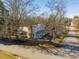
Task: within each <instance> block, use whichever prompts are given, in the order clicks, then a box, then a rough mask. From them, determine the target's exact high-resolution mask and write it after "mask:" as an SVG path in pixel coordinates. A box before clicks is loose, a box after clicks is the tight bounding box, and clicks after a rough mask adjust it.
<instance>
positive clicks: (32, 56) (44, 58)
mask: <svg viewBox="0 0 79 59" xmlns="http://www.w3.org/2000/svg"><path fill="white" fill-rule="evenodd" d="M32 49H33V48H28V49H27V48H23V47H20V46H17V45H3V44H0V50H4V51H8V52H10V53H13V54H17V55H19V56H22V57H27V58H28V59H69V58H64V57H59V56H54V55H47V54H44V53H43V54H42V53H40V52H39V51H37V52H34V51H33V50H32Z"/></svg>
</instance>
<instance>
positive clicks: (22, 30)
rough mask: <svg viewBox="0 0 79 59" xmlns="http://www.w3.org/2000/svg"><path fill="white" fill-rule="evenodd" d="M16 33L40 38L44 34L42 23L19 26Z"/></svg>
mask: <svg viewBox="0 0 79 59" xmlns="http://www.w3.org/2000/svg"><path fill="white" fill-rule="evenodd" d="M18 33H19V34H21V35H26V37H27V38H42V37H43V36H44V35H45V34H46V29H45V26H44V25H43V24H37V25H31V26H23V27H19V29H18Z"/></svg>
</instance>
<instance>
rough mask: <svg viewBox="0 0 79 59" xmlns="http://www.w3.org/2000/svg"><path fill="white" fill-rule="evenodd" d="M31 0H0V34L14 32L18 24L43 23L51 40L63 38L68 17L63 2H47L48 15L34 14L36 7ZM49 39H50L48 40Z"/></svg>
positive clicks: (5, 34) (54, 0)
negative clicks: (49, 32) (49, 33)
mask: <svg viewBox="0 0 79 59" xmlns="http://www.w3.org/2000/svg"><path fill="white" fill-rule="evenodd" d="M33 3H34V1H33V0H5V1H2V0H0V36H1V35H3V36H7V35H11V34H13V35H14V34H16V33H17V29H18V27H20V26H28V25H32V24H39V23H41V24H44V25H45V27H46V30H49V31H51V36H52V38H51V39H53V40H55V39H56V38H57V37H59V38H63V37H64V35H66V34H67V33H68V31H67V30H68V27H67V26H69V25H70V19H69V18H66V17H65V13H66V10H65V3H64V1H62V0H53V1H49V2H47V5H46V7H47V8H49V9H50V11H49V12H48V13H50V12H51V14H50V15H49V16H48V17H46V18H45V17H43V15H41V16H35V13H37V12H38V11H37V10H38V9H40V8H38V7H37V6H34V5H33ZM50 41H51V40H50Z"/></svg>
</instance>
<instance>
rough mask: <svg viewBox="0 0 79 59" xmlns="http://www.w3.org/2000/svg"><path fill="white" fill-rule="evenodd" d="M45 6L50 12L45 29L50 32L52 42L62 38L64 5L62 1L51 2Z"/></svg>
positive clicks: (54, 0)
mask: <svg viewBox="0 0 79 59" xmlns="http://www.w3.org/2000/svg"><path fill="white" fill-rule="evenodd" d="M47 6H48V7H49V8H50V10H51V15H50V16H49V19H48V22H47V24H46V27H47V29H49V30H50V31H51V35H52V36H53V40H55V39H56V38H58V37H63V36H64V32H65V29H66V27H65V26H64V25H65V24H64V23H65V20H64V16H65V4H64V1H63V0H53V1H52V2H48V5H47ZM50 42H51V39H50Z"/></svg>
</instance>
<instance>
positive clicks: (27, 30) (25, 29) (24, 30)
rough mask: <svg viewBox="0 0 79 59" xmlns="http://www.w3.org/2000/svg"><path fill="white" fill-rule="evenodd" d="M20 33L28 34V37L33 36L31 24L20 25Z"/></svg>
mask: <svg viewBox="0 0 79 59" xmlns="http://www.w3.org/2000/svg"><path fill="white" fill-rule="evenodd" d="M18 33H19V34H21V35H26V37H27V38H31V35H32V30H31V26H28V27H27V26H23V27H19V28H18Z"/></svg>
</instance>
